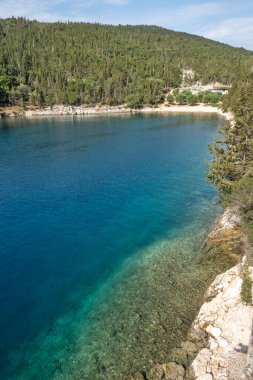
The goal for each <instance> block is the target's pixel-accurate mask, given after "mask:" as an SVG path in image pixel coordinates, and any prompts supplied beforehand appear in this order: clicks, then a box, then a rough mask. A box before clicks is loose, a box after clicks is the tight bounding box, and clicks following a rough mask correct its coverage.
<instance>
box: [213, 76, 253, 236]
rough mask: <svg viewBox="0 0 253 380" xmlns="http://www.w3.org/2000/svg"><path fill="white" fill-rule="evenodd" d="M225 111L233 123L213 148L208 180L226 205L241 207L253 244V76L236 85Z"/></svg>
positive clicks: (225, 104)
mask: <svg viewBox="0 0 253 380" xmlns="http://www.w3.org/2000/svg"><path fill="white" fill-rule="evenodd" d="M223 108H224V110H225V111H227V110H231V111H232V113H233V114H234V123H232V124H228V125H227V127H226V128H225V129H224V130H222V131H220V134H221V138H220V139H219V140H217V141H216V142H215V143H214V145H213V146H210V150H211V152H212V153H213V155H214V158H213V161H212V163H211V164H210V169H211V171H210V172H209V174H208V178H209V180H210V181H211V182H213V183H214V184H215V185H216V186H217V187H218V188H219V190H220V192H221V200H222V202H223V204H224V205H225V206H227V205H237V206H238V207H239V208H240V210H241V212H242V214H243V216H244V220H245V222H246V225H247V228H248V232H249V236H250V237H251V239H252V242H253V74H251V75H250V76H248V77H247V78H244V79H240V80H238V82H237V83H235V85H234V87H233V89H232V90H231V91H230V93H229V94H228V95H227V96H226V97H225V99H224V101H223Z"/></svg>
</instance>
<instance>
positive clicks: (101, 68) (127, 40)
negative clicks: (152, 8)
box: [0, 18, 253, 106]
mask: <svg viewBox="0 0 253 380" xmlns="http://www.w3.org/2000/svg"><path fill="white" fill-rule="evenodd" d="M252 64H253V54H252V53H251V52H248V51H246V50H245V49H238V48H233V47H230V46H228V45H225V44H221V43H218V42H214V41H211V40H208V39H205V38H202V37H197V36H193V35H189V34H186V33H179V32H173V31H171V30H167V29H163V28H159V27H155V26H111V25H100V24H87V23H40V22H37V21H29V20H26V19H24V18H18V19H15V18H11V19H5V20H4V19H2V20H1V19H0V103H2V104H4V103H5V104H12V105H15V104H17V105H21V106H22V105H23V104H25V103H26V102H29V103H30V104H34V105H38V106H44V105H52V104H60V103H61V104H70V105H80V104H96V103H103V104H110V105H114V104H121V103H124V102H126V101H128V102H132V103H133V104H139V103H145V104H156V103H157V102H160V101H161V100H162V98H163V95H164V93H163V89H164V88H167V87H170V86H172V87H173V86H174V87H176V86H178V85H179V84H180V83H181V74H182V69H183V68H191V69H192V70H193V71H194V73H195V77H194V78H193V80H194V81H196V80H200V81H202V82H203V83H207V82H211V81H220V82H223V83H231V82H233V81H234V80H235V79H236V78H237V77H238V76H241V75H243V74H244V72H246V71H247V70H248V68H249V67H250V66H251V65H252Z"/></svg>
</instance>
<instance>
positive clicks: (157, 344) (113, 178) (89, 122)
mask: <svg viewBox="0 0 253 380" xmlns="http://www.w3.org/2000/svg"><path fill="white" fill-rule="evenodd" d="M223 123H224V121H223V119H221V118H218V117H217V116H214V115H170V116H162V115H135V116H112V117H90V118H88V117H87V118H60V119H57V118H55V119H54V118H52V119H32V120H23V119H18V120H2V121H0V157H1V160H0V178H1V187H0V231H1V232H0V240H1V241H0V243H1V254H0V292H1V293H0V308H1V313H0V326H1V327H0V328H1V331H0V332H1V340H0V342H1V343H0V344H1V347H0V349H1V355H0V360H1V371H2V375H1V378H3V379H9V378H19V379H35V378H36V379H67V378H68V379H72V378H73V379H86V380H88V379H89V380H91V379H113V378H115V379H118V378H119V374H121V373H129V372H131V371H136V370H140V369H142V368H148V367H149V366H151V365H152V363H155V362H157V361H166V360H167V359H168V357H169V355H170V351H171V347H173V345H175V343H176V342H177V341H178V340H180V339H181V338H183V336H184V334H185V331H186V330H187V327H188V325H189V323H190V320H191V318H192V317H193V314H194V311H195V310H196V307H197V302H198V297H197V294H196V295H195V296H193V297H192V299H193V300H194V301H192V302H193V304H192V308H190V307H189V306H191V305H189V295H190V294H194V288H195V292H196V283H195V282H196V279H194V280H193V278H192V274H191V271H190V270H189V268H191V267H193V268H194V259H195V258H196V257H197V256H198V254H199V247H200V246H201V244H202V241H203V238H204V235H205V233H206V231H207V229H208V228H209V227H210V224H211V223H212V221H213V219H214V217H215V216H216V215H217V213H218V211H219V210H218V206H217V205H216V204H215V196H216V193H215V191H214V190H213V189H212V188H211V187H210V186H209V185H207V184H206V182H205V178H204V173H205V171H206V167H205V164H204V160H205V159H208V158H209V153H208V149H207V143H208V142H209V141H211V139H212V136H213V135H214V134H215V131H216V127H217V125H220V124H223ZM185 289H187V292H186V291H185ZM194 307H195V309H194ZM190 309H192V312H191V311H190Z"/></svg>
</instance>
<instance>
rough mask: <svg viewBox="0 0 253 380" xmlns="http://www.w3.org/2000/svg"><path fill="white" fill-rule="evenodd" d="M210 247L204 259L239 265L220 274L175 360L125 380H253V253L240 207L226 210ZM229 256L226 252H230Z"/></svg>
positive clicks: (216, 225)
mask: <svg viewBox="0 0 253 380" xmlns="http://www.w3.org/2000/svg"><path fill="white" fill-rule="evenodd" d="M203 249H204V260H207V263H208V261H209V258H210V257H212V256H213V254H214V253H215V255H216V254H217V252H221V254H224V255H226V256H228V257H229V258H232V260H234V261H235V262H237V264H236V265H235V266H233V267H232V268H230V269H228V270H227V271H226V272H225V273H223V274H220V275H218V276H217V277H216V278H215V280H214V281H213V282H212V284H211V285H210V286H209V287H208V289H207V291H206V293H205V295H204V303H203V305H202V306H201V308H200V311H199V313H198V315H197V317H196V318H195V320H194V322H193V324H192V326H191V329H190V331H189V333H188V337H187V340H186V341H185V342H183V343H181V345H180V347H178V348H176V349H175V352H174V357H175V359H174V362H170V363H165V364H164V363H163V364H162V363H161V364H160V363H159V364H157V365H156V366H154V367H153V368H151V369H150V370H149V371H147V372H146V373H137V374H134V375H131V376H126V377H123V379H124V380H193V379H197V380H239V379H240V378H241V377H242V378H243V379H252V378H253V377H252V375H253V372H252V368H253V363H252V352H253V343H251V345H252V347H251V345H250V344H249V341H250V339H251V340H252V337H251V333H252V318H253V306H252V305H247V304H246V303H245V302H243V300H242V296H241V289H242V284H243V279H244V274H245V272H247V273H248V275H249V276H250V278H251V280H253V267H251V266H249V265H248V256H249V255H251V254H252V252H251V247H250V245H249V243H248V240H247V237H246V236H245V234H244V232H243V228H242V222H241V219H240V216H239V214H238V210H237V209H226V210H225V211H224V212H223V214H222V215H221V216H220V217H219V218H218V219H217V220H216V222H215V224H214V226H213V228H212V230H211V232H210V233H209V235H208V237H207V240H206V242H205V245H204V247H203ZM224 252H225V253H224Z"/></svg>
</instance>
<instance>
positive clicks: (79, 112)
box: [0, 104, 233, 120]
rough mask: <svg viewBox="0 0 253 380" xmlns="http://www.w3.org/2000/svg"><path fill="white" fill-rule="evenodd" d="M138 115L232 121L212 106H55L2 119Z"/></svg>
mask: <svg viewBox="0 0 253 380" xmlns="http://www.w3.org/2000/svg"><path fill="white" fill-rule="evenodd" d="M131 113H132V114H136V113H216V114H219V115H221V116H224V117H225V118H226V119H227V120H232V119H233V116H232V114H231V113H229V112H227V113H225V112H223V111H222V110H221V109H219V108H218V107H212V106H210V105H203V104H199V105H193V106H191V105H171V106H166V105H161V106H159V107H157V108H155V107H144V108H141V109H131V108H128V107H127V106H124V105H121V106H96V107H84V106H65V105H55V106H52V107H46V108H41V109H34V110H24V109H17V108H13V109H12V108H11V107H8V108H6V109H4V108H3V110H2V111H0V116H1V117H3V118H4V117H17V116H25V117H28V118H30V117H41V116H87V115H107V114H131Z"/></svg>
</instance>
